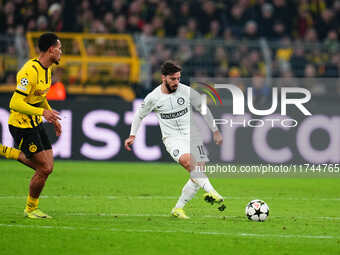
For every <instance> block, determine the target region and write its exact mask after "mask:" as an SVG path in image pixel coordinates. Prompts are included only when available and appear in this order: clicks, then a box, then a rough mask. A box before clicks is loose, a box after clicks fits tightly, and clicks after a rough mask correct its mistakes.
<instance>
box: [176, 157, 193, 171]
mask: <svg viewBox="0 0 340 255" xmlns="http://www.w3.org/2000/svg"><path fill="white" fill-rule="evenodd" d="M179 163H180V164H181V165H182V166H183V167H184V168H185V169H187V170H188V171H191V163H192V160H191V156H190V154H184V155H182V156H181V157H180V158H179Z"/></svg>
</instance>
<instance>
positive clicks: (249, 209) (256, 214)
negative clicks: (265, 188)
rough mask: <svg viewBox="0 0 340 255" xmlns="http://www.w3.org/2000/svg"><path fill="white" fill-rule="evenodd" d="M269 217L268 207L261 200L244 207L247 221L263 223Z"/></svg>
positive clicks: (253, 201)
mask: <svg viewBox="0 0 340 255" xmlns="http://www.w3.org/2000/svg"><path fill="white" fill-rule="evenodd" d="M268 215H269V207H268V205H267V204H266V203H265V202H264V201H262V200H258V199H256V200H252V201H250V202H249V203H248V204H247V206H246V216H247V217H248V219H249V220H253V221H265V220H266V219H267V217H268Z"/></svg>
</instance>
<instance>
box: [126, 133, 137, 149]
mask: <svg viewBox="0 0 340 255" xmlns="http://www.w3.org/2000/svg"><path fill="white" fill-rule="evenodd" d="M135 138H136V137H135V136H134V135H130V136H129V138H127V139H125V143H124V146H125V149H126V150H128V151H131V147H130V146H131V145H132V144H133V143H134V141H135Z"/></svg>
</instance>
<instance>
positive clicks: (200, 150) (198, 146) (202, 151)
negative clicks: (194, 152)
mask: <svg viewBox="0 0 340 255" xmlns="http://www.w3.org/2000/svg"><path fill="white" fill-rule="evenodd" d="M197 149H198V151H199V152H200V155H205V153H204V149H203V145H197Z"/></svg>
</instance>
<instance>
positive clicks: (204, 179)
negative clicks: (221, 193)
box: [190, 167, 218, 194]
mask: <svg viewBox="0 0 340 255" xmlns="http://www.w3.org/2000/svg"><path fill="white" fill-rule="evenodd" d="M190 177H191V179H192V180H193V181H194V182H195V183H197V184H198V185H199V186H200V187H201V188H202V189H204V190H205V192H216V190H215V189H214V187H213V186H212V185H211V183H210V181H209V178H208V176H207V175H206V174H205V173H204V172H200V169H199V167H197V168H194V169H193V170H191V172H190ZM216 193H217V192H216ZM217 194H218V193H217Z"/></svg>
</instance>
